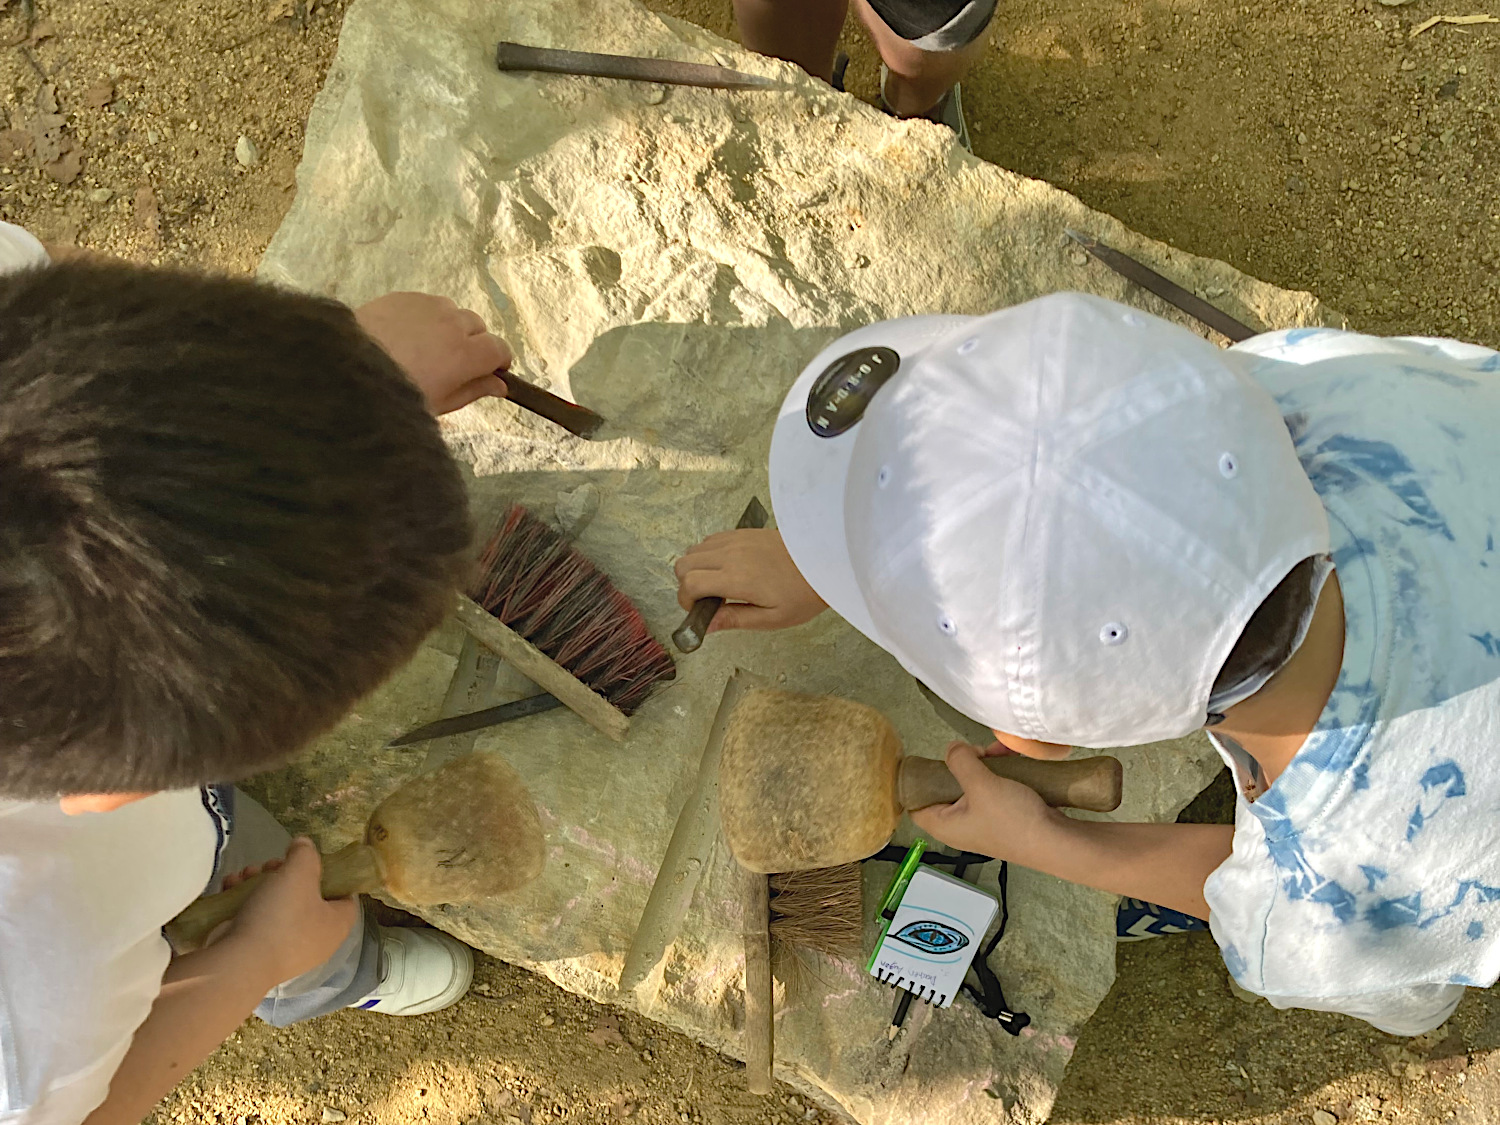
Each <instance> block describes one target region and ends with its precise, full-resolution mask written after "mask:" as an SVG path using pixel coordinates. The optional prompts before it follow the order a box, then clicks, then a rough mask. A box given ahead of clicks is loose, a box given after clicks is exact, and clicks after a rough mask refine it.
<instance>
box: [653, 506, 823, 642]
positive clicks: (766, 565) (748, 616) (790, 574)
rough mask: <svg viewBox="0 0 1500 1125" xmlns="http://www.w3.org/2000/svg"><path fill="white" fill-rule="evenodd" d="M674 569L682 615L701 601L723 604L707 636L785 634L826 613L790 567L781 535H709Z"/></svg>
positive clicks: (761, 532)
mask: <svg viewBox="0 0 1500 1125" xmlns="http://www.w3.org/2000/svg"><path fill="white" fill-rule="evenodd" d="M675 569H676V571H677V601H678V603H679V604H680V605H681V606H682V608H683V609H692V608H693V603H694V602H695V601H697V600H698V599H699V598H707V597H720V598H723V599H724V602H725V604H724V607H723V608H722V609H720V610H719V612H718V614H716V615H715V617H714V619H713V623H712V624H711V625H709V627H708V631H709V632H710V633H717V632H719V631H720V630H721V629H786V628H788V627H790V626H792V625H801V624H802V623H803V622H805V621H811V620H812V619H813V618H814V617H816V616H818V614H820V613H822V612H823V611H824V610H825V609H827V608H828V606H827V604H826V603H825V602H824V601H823V599H822V598H820V597H818V595H817V594H815V593H813V588H812V587H811V586H809V585H808V584H807V580H806V579H805V578H803V577H802V575H801V573H799V572H798V570H797V567H796V566H795V565H794V564H793V563H792V556H791V555H789V554H787V550H786V545H785V544H783V543H782V541H781V532H779V531H772V530H769V529H761V528H742V529H740V530H737V531H721V532H719V533H718V534H717V535H710V536H709V537H708V538H707V539H705V540H704V541H703V542H702V543H699V544H698V545H697V546H696V547H691V548H689V549H688V553H687V554H685V555H683V556H682V558H680V559H678V560H677V566H676V568H675Z"/></svg>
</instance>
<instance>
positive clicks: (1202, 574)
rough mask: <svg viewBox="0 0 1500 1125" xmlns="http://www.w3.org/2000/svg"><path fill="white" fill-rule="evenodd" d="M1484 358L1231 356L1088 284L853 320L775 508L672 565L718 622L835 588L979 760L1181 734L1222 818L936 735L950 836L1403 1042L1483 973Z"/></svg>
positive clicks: (789, 621) (1482, 352)
mask: <svg viewBox="0 0 1500 1125" xmlns="http://www.w3.org/2000/svg"><path fill="white" fill-rule="evenodd" d="M1496 481H1500V354H1497V353H1495V352H1493V351H1490V350H1488V349H1485V348H1480V347H1475V346H1472V345H1467V344H1460V343H1457V342H1454V341H1450V340H1430V339H1377V338H1373V337H1368V336H1362V335H1359V334H1356V333H1351V332H1341V331H1336V330H1331V329H1294V330H1290V331H1284V332H1275V333H1268V334H1266V335H1263V336H1258V337H1256V338H1254V339H1252V340H1249V341H1246V342H1244V343H1242V344H1239V345H1237V346H1235V347H1234V348H1231V349H1229V350H1227V351H1221V350H1219V349H1218V348H1216V347H1214V346H1213V345H1211V344H1209V343H1208V342H1207V341H1205V340H1203V339H1201V338H1199V337H1198V336H1195V335H1193V334H1192V333H1191V332H1188V331H1186V330H1185V329H1182V328H1179V327H1177V326H1174V325H1172V324H1170V323H1168V322H1166V321H1162V320H1159V319H1157V318H1155V317H1151V316H1147V315H1145V314H1142V313H1139V312H1136V311H1133V310H1131V309H1128V308H1125V307H1123V306H1120V305H1116V304H1114V303H1112V302H1109V301H1105V300H1101V299H1099V298H1095V297H1088V296H1083V295H1080V294H1067V293H1065V294H1056V295H1053V296H1050V297H1044V298H1041V299H1039V300H1035V301H1031V302H1028V303H1026V304H1023V305H1020V306H1017V307H1014V308H1010V309H1005V310H1002V311H1000V312H997V313H993V314H991V315H989V316H985V317H964V316H927V317H911V318H907V319H903V320H895V321H887V322H884V323H880V324H876V325H872V326H869V327H867V328H863V329H860V330H858V331H856V332H854V333H851V334H850V335H848V336H845V337H844V338H842V339H840V340H838V341H836V342H835V343H834V344H833V345H831V346H830V347H829V348H827V349H825V350H824V352H823V353H822V354H821V355H819V356H818V357H817V358H815V359H814V360H813V362H812V364H811V365H810V366H809V367H808V368H807V370H806V371H805V372H804V373H803V375H802V376H801V378H799V379H798V381H797V382H796V384H795V385H794V386H793V388H792V390H791V393H790V394H789V395H788V396H787V399H786V402H785V404H784V405H783V408H782V411H781V415H780V418H779V419H778V421H777V424H776V429H775V433H774V436H773V439H772V444H771V497H772V502H773V505H774V508H775V513H776V517H777V522H778V526H779V532H732V533H727V534H724V535H718V536H713V537H711V538H710V539H708V540H705V541H704V543H702V544H699V545H698V546H697V547H695V548H694V549H693V550H692V551H690V552H689V553H688V554H687V555H686V556H684V558H683V559H682V560H680V561H679V564H678V575H679V579H680V582H681V596H682V599H683V601H684V603H685V604H690V603H691V601H692V600H693V599H695V598H697V597H701V596H703V595H705V594H717V595H719V596H722V597H725V598H727V599H729V602H730V604H729V605H726V606H725V608H724V609H723V610H722V611H721V614H720V617H719V619H718V620H717V621H716V622H715V625H716V627H717V628H778V627H783V626H787V625H794V624H799V623H801V622H802V621H806V620H808V619H810V618H811V617H813V616H815V615H816V614H817V613H818V612H819V611H821V609H822V608H823V606H824V603H826V604H827V605H829V606H831V607H832V608H833V609H834V610H836V611H837V612H838V613H839V614H840V615H841V616H843V617H844V618H845V619H847V620H848V621H849V622H850V623H851V624H852V625H854V626H855V627H856V628H857V629H859V630H860V631H861V632H862V633H864V634H865V635H866V636H867V637H869V638H870V639H871V640H873V641H875V643H877V644H879V645H880V646H881V647H883V648H885V649H886V650H887V651H889V652H890V653H891V654H892V655H893V656H895V657H896V659H897V660H899V661H900V662H901V664H902V665H903V666H904V667H905V668H906V669H907V670H908V671H910V672H911V673H912V674H913V675H914V676H916V677H917V678H918V679H920V680H921V681H922V682H923V683H924V684H926V685H928V686H929V687H930V688H931V689H932V690H933V691H934V692H936V693H937V695H938V696H940V697H941V698H942V699H943V700H945V701H946V702H947V703H949V704H951V705H952V706H953V707H955V708H957V709H958V710H959V711H960V712H962V713H963V714H965V715H967V716H970V717H972V718H973V719H976V720H979V721H981V722H982V723H984V725H985V726H987V727H990V728H992V729H993V730H994V731H995V732H996V737H997V738H998V739H999V743H1000V745H999V746H997V747H995V748H992V750H991V751H990V752H1006V751H1014V752H1019V753H1024V754H1031V755H1036V756H1061V755H1063V754H1066V753H1067V752H1068V751H1067V747H1069V746H1085V747H1109V746H1127V745H1136V744H1140V743H1146V742H1156V741H1161V740H1165V739H1171V738H1177V737H1180V736H1183V735H1186V734H1188V733H1190V732H1192V731H1194V730H1196V729H1198V728H1200V727H1207V728H1208V730H1209V734H1210V737H1211V738H1212V739H1213V741H1214V744H1215V746H1216V747H1217V748H1218V750H1219V752H1220V753H1221V754H1222V755H1223V757H1224V759H1225V761H1226V763H1227V764H1228V765H1229V767H1230V769H1231V770H1232V771H1233V773H1234V776H1235V780H1236V782H1237V788H1238V790H1239V798H1238V807H1237V811H1236V818H1235V824H1234V826H1233V828H1231V827H1229V826H1227V825H1224V826H1221V825H1190V824H1115V823H1101V822H1085V821H1080V820H1073V819H1070V818H1068V817H1066V816H1063V815H1061V814H1059V813H1056V812H1054V811H1052V810H1049V809H1048V808H1046V806H1045V805H1043V804H1042V803H1041V801H1040V799H1038V798H1037V797H1036V796H1035V794H1034V793H1032V791H1031V790H1029V789H1027V788H1026V787H1024V786H1021V785H1017V784H1015V783H1012V782H1008V781H1005V780H1002V779H999V778H996V777H994V776H993V775H992V774H991V773H990V772H989V771H988V770H985V769H984V768H983V767H982V766H981V765H980V764H979V760H978V758H979V754H980V753H981V752H980V751H977V750H975V749H974V748H972V747H967V746H963V745H957V746H955V747H953V748H952V749H951V750H950V753H949V764H950V766H951V767H952V769H953V771H954V773H955V774H956V775H957V776H958V778H959V780H960V781H961V782H962V783H963V785H964V789H965V794H964V797H963V798H962V799H961V800H960V801H958V802H957V803H956V804H953V805H949V806H942V807H938V808H934V809H929V810H925V811H923V812H920V813H917V814H914V816H913V819H914V820H915V821H916V822H917V824H918V825H919V827H920V828H921V829H922V830H923V831H924V832H926V833H929V834H930V835H932V836H934V837H936V838H937V839H940V840H942V841H944V842H945V843H947V844H950V845H952V846H955V847H961V848H967V849H971V850H974V851H978V852H982V853H985V854H987V855H992V856H995V857H996V858H1001V859H1008V860H1011V861H1013V862H1016V863H1020V864H1023V865H1025V866H1028V867H1032V868H1035V869H1038V870H1041V871H1045V872H1049V873H1051V874H1054V875H1057V876H1059V877H1061V878H1065V879H1069V880H1072V881H1074V882H1079V883H1084V884H1087V885H1090V886H1094V887H1098V888H1100V889H1102V890H1106V891H1111V892H1114V893H1117V894H1120V895H1125V896H1131V897H1133V898H1138V899H1143V900H1146V901H1148V902H1153V903H1159V904H1161V905H1163V906H1165V907H1168V908H1171V909H1174V910H1179V911H1183V912H1185V913H1186V914H1188V915H1192V916H1195V917H1200V918H1204V917H1206V918H1207V919H1208V920H1209V924H1210V928H1211V929H1212V930H1213V933H1214V937H1215V939H1216V940H1217V941H1218V943H1219V945H1220V947H1221V949H1222V951H1223V954H1224V959H1225V962H1226V964H1227V965H1228V967H1229V970H1230V972H1231V973H1232V974H1233V976H1234V977H1235V979H1236V980H1237V981H1238V982H1239V984H1240V985H1241V986H1243V987H1244V988H1246V989H1249V990H1250V991H1252V992H1255V993H1257V994H1259V995H1262V996H1265V997H1266V998H1267V999H1269V1000H1270V1001H1271V1002H1272V1003H1273V1004H1275V1005H1277V1006H1278V1007H1304V1008H1314V1009H1318V1010H1325V1011H1337V1012H1345V1013H1348V1014H1350V1015H1354V1016H1357V1017H1359V1018H1362V1019H1365V1020H1368V1021H1369V1022H1370V1023H1372V1024H1374V1025H1375V1026H1376V1027H1378V1028H1381V1029H1382V1030H1385V1031H1389V1032H1392V1033H1395V1034H1407V1035H1413V1034H1419V1033H1421V1032H1424V1031H1427V1030H1430V1029H1431V1028H1434V1027H1436V1026H1438V1025H1439V1024H1440V1023H1442V1022H1443V1021H1444V1020H1445V1019H1446V1018H1447V1017H1448V1015H1449V1014H1450V1013H1451V1012H1452V1011H1453V1009H1454V1007H1455V1006H1456V1005H1457V1003H1458V1000H1459V998H1460V997H1461V995H1462V993H1463V989H1464V986H1468V985H1473V986H1478V987H1488V986H1489V985H1491V984H1493V983H1494V982H1495V980H1496V978H1497V976H1500V846H1497V845H1500V818H1497V817H1496V815H1495V812H1496V810H1497V808H1500V759H1497V757H1496V754H1495V743H1496V738H1497V733H1500V732H1497V727H1500V554H1496V552H1495V535H1496V530H1497V524H1500V490H1497V489H1496V487H1495V482H1496Z"/></svg>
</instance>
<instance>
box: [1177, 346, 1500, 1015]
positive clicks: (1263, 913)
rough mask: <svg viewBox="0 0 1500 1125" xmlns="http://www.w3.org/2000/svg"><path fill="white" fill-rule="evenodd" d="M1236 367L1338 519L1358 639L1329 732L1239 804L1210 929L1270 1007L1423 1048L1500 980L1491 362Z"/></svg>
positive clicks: (1497, 522) (1498, 598) (1381, 359)
mask: <svg viewBox="0 0 1500 1125" xmlns="http://www.w3.org/2000/svg"><path fill="white" fill-rule="evenodd" d="M1236 350H1237V351H1239V352H1242V353H1243V352H1248V353H1250V354H1251V355H1253V356H1256V357H1259V359H1258V361H1257V362H1256V364H1255V366H1254V368H1253V374H1254V375H1255V377H1256V378H1257V380H1258V381H1260V382H1261V383H1262V384H1263V385H1265V386H1266V387H1267V388H1268V389H1269V390H1270V391H1271V393H1272V394H1274V395H1275V396H1276V399H1277V401H1278V402H1279V403H1280V405H1281V409H1282V413H1283V414H1284V415H1285V417H1286V420H1287V426H1288V428H1289V429H1290V430H1291V433H1292V438H1293V441H1294V443H1295V445H1296V449H1297V455H1298V457H1299V458H1300V459H1301V461H1302V464H1303V467H1304V468H1305V469H1306V471H1307V474H1308V476H1309V478H1310V479H1311V480H1312V483H1313V486H1314V487H1315V488H1316V489H1317V492H1318V495H1319V497H1320V498H1321V499H1322V501H1323V504H1324V506H1325V507H1326V508H1327V510H1328V516H1329V524H1330V531H1331V534H1332V543H1333V558H1334V566H1335V568H1336V572H1337V574H1338V578H1339V582H1340V585H1341V587H1342V591H1343V597H1344V614H1345V622H1346V625H1345V640H1344V659H1343V666H1342V669H1341V671H1340V674H1339V678H1338V683H1337V686H1336V687H1335V688H1334V691H1333V695H1332V696H1331V698H1330V699H1329V701H1328V705H1327V707H1326V708H1325V709H1324V711H1323V714H1322V716H1321V717H1320V718H1319V720H1318V724H1317V727H1316V728H1315V729H1314V730H1313V732H1312V734H1311V735H1310V736H1309V738H1308V739H1307V741H1306V743H1305V744H1304V745H1303V747H1302V748H1301V749H1300V750H1299V751H1298V753H1297V755H1296V756H1295V757H1294V758H1293V759H1292V762H1291V764H1290V765H1289V766H1288V768H1287V770H1286V772H1285V773H1284V774H1283V775H1282V776H1281V777H1279V778H1278V779H1277V781H1276V783H1275V784H1274V785H1272V786H1271V787H1270V789H1269V790H1267V791H1266V792H1265V793H1264V794H1263V795H1261V796H1260V797H1259V798H1258V799H1256V800H1255V801H1254V802H1250V801H1247V800H1246V799H1245V797H1244V796H1243V795H1242V796H1241V798H1240V800H1239V808H1238V811H1237V815H1236V819H1235V833H1234V850H1233V853H1232V855H1231V856H1230V858H1229V859H1228V860H1227V861H1226V862H1225V863H1224V864H1223V865H1222V866H1221V867H1219V869H1218V870H1217V871H1215V872H1214V873H1213V875H1212V876H1211V877H1210V879H1209V881H1208V884H1207V886H1206V888H1205V892H1206V895H1207V898H1208V904H1209V907H1210V909H1211V911H1212V916H1211V925H1212V928H1213V932H1214V936H1215V938H1216V939H1217V940H1218V942H1219V945H1220V947H1221V948H1222V949H1223V952H1224V958H1225V961H1226V962H1227V964H1228V966H1229V969H1230V972H1231V973H1232V974H1233V975H1234V977H1235V979H1236V980H1237V981H1238V982H1239V983H1240V984H1241V985H1242V986H1244V987H1245V988H1247V989H1250V990H1251V991H1253V992H1257V993H1259V994H1261V995H1263V996H1266V997H1267V998H1269V999H1270V1000H1271V1001H1272V1002H1273V1003H1275V1004H1277V1005H1278V1006H1280V1007H1310V1008H1318V1009H1323V1010H1329V1011H1341V1012H1347V1013H1349V1014H1351V1015H1356V1016H1359V1017H1361V1018H1363V1019H1367V1020H1369V1021H1370V1022H1372V1023H1374V1024H1375V1025H1376V1026H1378V1027H1381V1028H1383V1029H1385V1030H1387V1031H1392V1032H1395V1033H1398V1034H1417V1033H1420V1032H1422V1031H1426V1030H1428V1029H1430V1028H1432V1027H1435V1026H1436V1025H1437V1024H1439V1023H1441V1022H1442V1021H1443V1020H1444V1019H1446V1018H1447V1016H1448V1014H1449V1013H1450V1012H1451V1011H1452V1009H1453V1007H1454V1005H1455V1004H1456V1003H1457V1001H1458V998H1459V996H1461V995H1462V992H1463V986H1465V985H1479V986H1488V985H1490V984H1493V983H1494V982H1495V980H1496V977H1497V975H1500V753H1497V750H1500V551H1497V550H1496V541H1497V538H1500V354H1497V353H1495V352H1493V351H1490V350H1488V349H1485V348H1479V347H1475V346H1472V345H1467V344H1459V343H1456V342H1454V341H1450V340H1421V339H1404V340H1393V339H1378V338H1374V337H1369V336H1361V335H1358V334H1355V333H1350V332H1340V331H1334V330H1329V329H1296V330H1291V331H1287V332H1276V333H1271V334H1268V335H1265V336H1260V337H1256V338H1255V339H1253V340H1249V341H1246V342H1245V343H1244V344H1241V345H1238V346H1237V348H1236ZM1220 750H1221V752H1223V753H1224V754H1225V757H1226V760H1228V761H1229V762H1230V764H1231V766H1232V767H1233V766H1234V765H1235V764H1236V760H1237V758H1238V755H1237V754H1236V753H1235V748H1233V747H1231V746H1227V745H1226V746H1221V747H1220Z"/></svg>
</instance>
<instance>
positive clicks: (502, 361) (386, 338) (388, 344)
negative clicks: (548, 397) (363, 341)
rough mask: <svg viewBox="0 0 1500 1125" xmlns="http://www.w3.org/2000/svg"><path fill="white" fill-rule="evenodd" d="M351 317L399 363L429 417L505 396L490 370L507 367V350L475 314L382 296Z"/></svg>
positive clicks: (427, 299) (442, 302) (421, 299)
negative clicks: (429, 412)
mask: <svg viewBox="0 0 1500 1125" xmlns="http://www.w3.org/2000/svg"><path fill="white" fill-rule="evenodd" d="M354 318H355V319H356V320H358V321H359V325H360V327H361V328H363V329H364V330H365V331H366V332H367V333H369V335H370V336H371V337H372V338H373V339H374V340H375V342H376V343H377V344H379V345H380V346H381V347H382V348H384V349H385V350H386V352H387V354H389V355H390V357H391V358H392V359H394V360H395V361H396V362H397V363H399V364H400V365H401V367H402V369H403V370H404V371H405V372H406V375H407V378H409V379H410V380H411V381H412V382H413V383H415V384H416V386H417V389H418V390H420V391H421V392H422V397H423V398H425V399H426V400H427V409H428V410H430V411H431V412H432V413H433V414H446V413H448V412H449V411H450V410H457V409H458V408H459V407H461V406H468V405H469V403H471V402H474V401H475V400H477V399H481V398H484V397H486V396H490V397H494V398H504V397H505V384H504V383H503V382H502V381H501V380H500V379H498V378H496V377H495V372H496V371H498V370H501V369H502V368H508V367H509V366H510V361H511V359H512V356H511V352H510V348H509V347H508V346H507V345H506V343H505V341H504V340H502V339H500V337H498V336H495V335H492V334H491V333H490V331H489V328H488V327H487V326H486V325H485V323H484V320H483V319H482V318H481V317H480V316H479V314H478V313H473V312H470V311H469V310H468V309H461V308H459V307H458V306H457V305H455V304H454V303H453V302H452V301H450V300H448V298H447V297H434V296H431V295H429V294H427V293H387V294H386V295H385V296H384V297H377V298H376V299H375V300H373V301H371V302H370V303H369V304H367V305H361V306H360V307H359V308H357V309H355V310H354Z"/></svg>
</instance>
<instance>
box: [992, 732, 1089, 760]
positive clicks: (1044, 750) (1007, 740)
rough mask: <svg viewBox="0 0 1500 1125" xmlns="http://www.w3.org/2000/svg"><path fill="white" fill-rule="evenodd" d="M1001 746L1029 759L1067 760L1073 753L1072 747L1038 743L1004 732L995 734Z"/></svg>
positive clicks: (1034, 740) (1056, 743)
mask: <svg viewBox="0 0 1500 1125" xmlns="http://www.w3.org/2000/svg"><path fill="white" fill-rule="evenodd" d="M993 733H994V735H995V738H996V739H997V740H998V741H999V743H1000V745H1001V746H1004V747H1005V748H1006V749H1007V750H1014V751H1015V752H1016V753H1017V754H1024V755H1025V756H1026V757H1028V758H1048V759H1057V758H1066V757H1067V756H1068V755H1069V754H1071V753H1072V752H1073V748H1072V747H1071V746H1064V745H1063V744H1062V743H1060V742H1038V741H1037V740H1036V739H1034V738H1022V737H1021V736H1020V735H1018V734H1006V733H1005V732H1004V731H1003V730H997V731H994V732H993Z"/></svg>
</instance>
